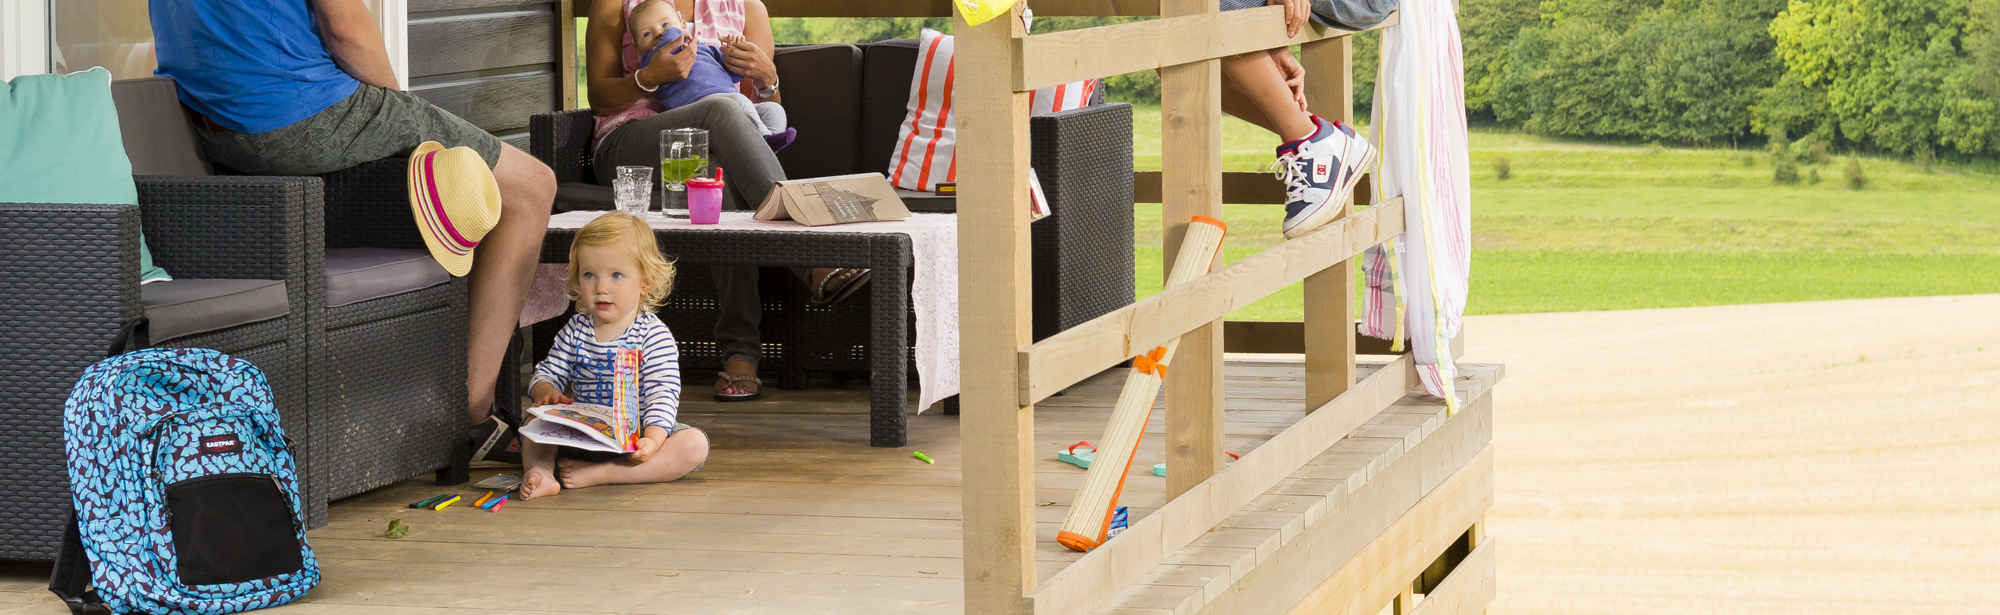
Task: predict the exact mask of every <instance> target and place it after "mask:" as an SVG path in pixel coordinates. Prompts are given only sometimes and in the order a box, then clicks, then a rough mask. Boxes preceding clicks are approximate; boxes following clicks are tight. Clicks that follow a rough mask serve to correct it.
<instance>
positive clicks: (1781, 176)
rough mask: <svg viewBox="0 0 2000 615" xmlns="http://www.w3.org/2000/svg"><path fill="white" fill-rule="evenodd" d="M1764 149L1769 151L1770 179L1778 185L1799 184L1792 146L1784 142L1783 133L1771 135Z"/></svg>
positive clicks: (1797, 164) (1778, 132)
mask: <svg viewBox="0 0 2000 615" xmlns="http://www.w3.org/2000/svg"><path fill="white" fill-rule="evenodd" d="M1765 148H1766V149H1769V150H1771V179H1772V180H1773V181H1776V182H1778V183H1780V184H1796V183H1799V163H1798V160H1797V159H1795V158H1794V157H1793V156H1792V144H1791V142H1790V141H1786V140H1785V132H1784V131H1782V130H1780V131H1777V132H1775V133H1773V134H1772V135H1771V142H1770V143H1769V144H1768V145H1766V146H1765Z"/></svg>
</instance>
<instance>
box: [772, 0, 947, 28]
mask: <svg viewBox="0 0 2000 615" xmlns="http://www.w3.org/2000/svg"><path fill="white" fill-rule="evenodd" d="M764 8H765V9H766V10H769V11H770V13H771V16H772V17H950V16H951V15H952V12H951V2H950V0H840V1H839V2H829V1H827V0H764ZM981 25H985V24H981Z"/></svg>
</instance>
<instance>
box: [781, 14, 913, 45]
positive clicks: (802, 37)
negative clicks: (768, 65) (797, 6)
mask: <svg viewBox="0 0 2000 615" xmlns="http://www.w3.org/2000/svg"><path fill="white" fill-rule="evenodd" d="M924 28H930V29H932V30H937V31H939V32H943V33H946V34H950V33H951V19H949V18H945V17H879V18H869V19H834V18H817V17H810V18H809V17H773V18H771V38H772V39H773V40H775V41H777V42H778V43H779V44H781V45H784V44H800V45H808V44H820V43H854V44H862V43H874V42H879V41H886V40H891V39H898V38H917V36H918V35H919V34H921V33H922V32H923V30H924Z"/></svg>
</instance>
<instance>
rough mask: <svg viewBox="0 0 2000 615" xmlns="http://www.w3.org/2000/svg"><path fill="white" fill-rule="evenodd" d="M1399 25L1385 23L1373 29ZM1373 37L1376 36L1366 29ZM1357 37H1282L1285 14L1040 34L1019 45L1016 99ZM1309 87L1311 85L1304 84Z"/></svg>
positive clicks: (1304, 31)
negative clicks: (1069, 86)
mask: <svg viewBox="0 0 2000 615" xmlns="http://www.w3.org/2000/svg"><path fill="white" fill-rule="evenodd" d="M1396 21H1397V18H1396V17H1395V16H1393V15H1392V16H1390V17H1389V19H1387V20H1384V21H1383V22H1382V23H1381V24H1378V25H1376V26H1375V28H1383V27H1388V26H1390V25H1394V24H1395V23H1396ZM1370 29H1374V28H1370ZM1354 32H1355V31H1352V30H1342V29H1339V28H1327V27H1323V26H1319V25H1316V24H1315V25H1308V26H1306V27H1304V28H1300V29H1299V34H1298V36H1286V35H1285V16H1284V7H1277V6H1266V7H1259V8H1254V9H1243V10H1236V11H1224V12H1221V13H1214V14H1206V15H1187V16H1182V17H1162V18H1160V19H1156V20H1152V21H1142V22H1137V23H1127V24H1117V25H1110V26H1099V27H1095V28H1082V29H1078V30H1067V31H1063V32H1052V33H1049V34H1037V35H1034V36H1030V37H1027V38H1025V39H1022V41H1021V71H1020V75H1019V79H1018V80H1017V81H1015V83H1014V89H1015V90H1016V91H1021V92H1026V91H1031V90H1034V89H1036V88H1043V87H1048V86H1052V85H1056V84H1061V83H1069V82H1071V81H1077V80H1080V79H1095V78H1098V77H1109V76H1111V75H1122V74H1125V73H1132V72H1138V71H1142V70H1152V69H1156V68H1163V67H1167V66H1173V65H1175V64H1187V63H1190V62H1200V61H1202V60H1213V59H1216V58H1223V57H1228V56H1233V55H1237V54H1242V53H1249V52H1252V51H1260V50H1264V49H1274V48H1278V47H1285V46H1290V45H1298V44H1302V43H1307V42H1311V41H1317V40H1322V39H1327V38H1335V37H1345V36H1348V35H1350V34H1353V33H1354ZM1306 83H1308V84H1310V83H1312V79H1310V78H1309V79H1307V80H1306Z"/></svg>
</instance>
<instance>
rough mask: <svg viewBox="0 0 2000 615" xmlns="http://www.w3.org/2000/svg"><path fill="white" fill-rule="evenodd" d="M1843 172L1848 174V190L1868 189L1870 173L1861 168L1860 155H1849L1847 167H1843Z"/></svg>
mask: <svg viewBox="0 0 2000 615" xmlns="http://www.w3.org/2000/svg"><path fill="white" fill-rule="evenodd" d="M1841 173H1842V174H1844V175H1846V176H1847V189H1848V190H1867V189H1868V174H1867V172H1865V171H1862V170H1861V157H1860V156H1849V157H1848V158H1847V167H1846V168H1843V169H1841Z"/></svg>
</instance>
